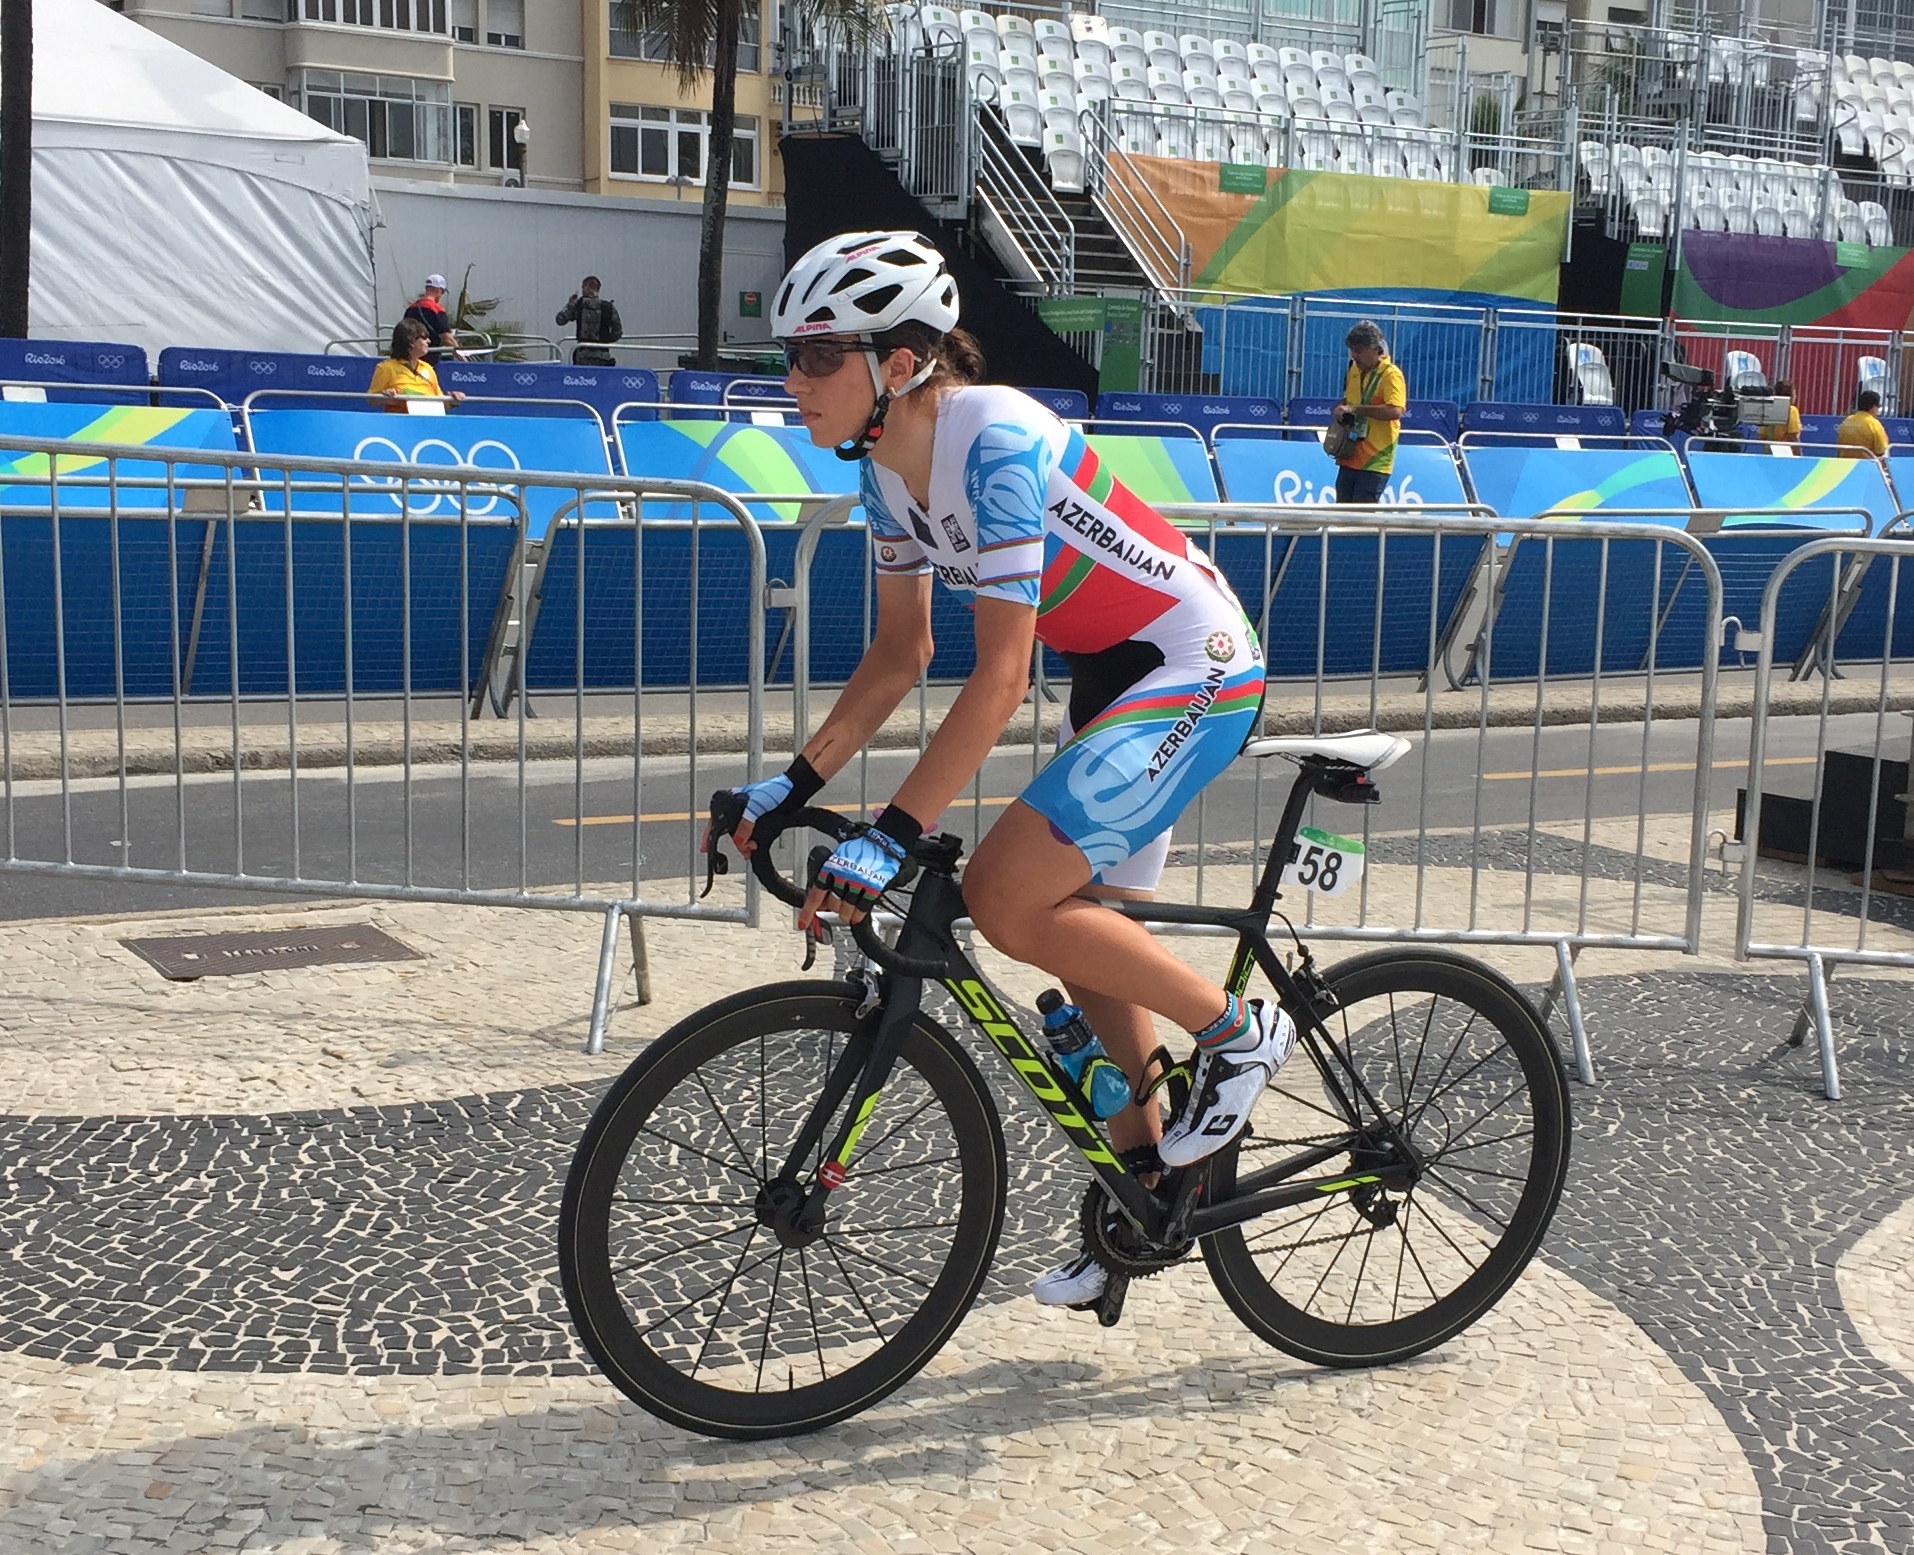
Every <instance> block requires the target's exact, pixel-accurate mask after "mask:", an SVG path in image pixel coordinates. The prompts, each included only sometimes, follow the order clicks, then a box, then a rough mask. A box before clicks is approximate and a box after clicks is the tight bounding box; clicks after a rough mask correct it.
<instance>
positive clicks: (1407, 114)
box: [1388, 92, 1422, 129]
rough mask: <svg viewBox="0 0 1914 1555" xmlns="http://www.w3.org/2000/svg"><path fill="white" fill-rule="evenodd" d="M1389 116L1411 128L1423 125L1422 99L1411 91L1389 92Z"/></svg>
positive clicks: (1418, 127)
mask: <svg viewBox="0 0 1914 1555" xmlns="http://www.w3.org/2000/svg"><path fill="white" fill-rule="evenodd" d="M1388 101H1389V117H1390V118H1391V119H1393V120H1394V121H1395V122H1396V123H1397V124H1399V125H1402V126H1405V127H1407V128H1410V129H1420V128H1421V127H1422V101H1421V99H1420V98H1418V97H1416V96H1415V95H1414V94H1412V93H1409V92H1391V93H1390V94H1389V99H1388Z"/></svg>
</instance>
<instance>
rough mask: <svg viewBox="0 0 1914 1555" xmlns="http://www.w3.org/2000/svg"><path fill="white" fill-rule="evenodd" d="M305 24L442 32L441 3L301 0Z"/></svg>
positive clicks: (432, 0)
mask: <svg viewBox="0 0 1914 1555" xmlns="http://www.w3.org/2000/svg"><path fill="white" fill-rule="evenodd" d="M301 14H302V15H303V17H304V19H305V20H306V21H309V22H337V23H339V24H340V25H341V26H346V27H383V28H386V29H388V30H390V31H393V32H437V33H442V32H444V31H445V0H303V4H302V5H301Z"/></svg>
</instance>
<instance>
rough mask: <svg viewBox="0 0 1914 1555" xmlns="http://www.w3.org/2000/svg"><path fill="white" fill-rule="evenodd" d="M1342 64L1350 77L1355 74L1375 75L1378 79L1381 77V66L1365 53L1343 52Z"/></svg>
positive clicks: (1353, 76)
mask: <svg viewBox="0 0 1914 1555" xmlns="http://www.w3.org/2000/svg"><path fill="white" fill-rule="evenodd" d="M1342 64H1343V69H1344V70H1346V71H1347V72H1348V73H1349V75H1350V77H1351V79H1353V78H1355V77H1356V76H1375V77H1376V78H1377V79H1378V80H1380V79H1381V78H1382V67H1381V66H1380V65H1378V64H1377V63H1376V62H1375V61H1374V60H1373V59H1371V58H1370V57H1369V56H1368V55H1367V54H1345V55H1343V57H1342Z"/></svg>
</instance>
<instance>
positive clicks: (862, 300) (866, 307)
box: [851, 285, 904, 313]
mask: <svg viewBox="0 0 1914 1555" xmlns="http://www.w3.org/2000/svg"><path fill="white" fill-rule="evenodd" d="M903 289H904V288H903V287H901V286H897V285H891V286H880V287H878V288H877V290H876V291H874V292H868V293H866V294H865V295H864V296H862V297H854V298H852V299H851V300H852V301H853V302H854V303H856V304H857V306H858V307H859V308H861V309H863V311H864V312H866V313H882V312H883V311H884V310H885V309H886V308H888V307H889V306H890V305H891V303H892V302H894V301H895V300H896V298H897V294H898V293H899V292H901V291H902V290H903Z"/></svg>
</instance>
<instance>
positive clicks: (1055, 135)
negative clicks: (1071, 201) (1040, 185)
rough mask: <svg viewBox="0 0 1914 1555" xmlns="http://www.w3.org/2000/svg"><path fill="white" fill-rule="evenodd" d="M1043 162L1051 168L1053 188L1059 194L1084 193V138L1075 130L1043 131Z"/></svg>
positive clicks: (1051, 185) (1051, 184)
mask: <svg viewBox="0 0 1914 1555" xmlns="http://www.w3.org/2000/svg"><path fill="white" fill-rule="evenodd" d="M1043 164H1044V166H1045V167H1046V168H1047V169H1049V172H1050V187H1051V188H1052V189H1055V190H1056V191H1057V192H1058V193H1059V194H1082V193H1083V138H1082V136H1080V135H1078V134H1077V132H1076V131H1075V130H1066V129H1046V130H1045V131H1044V132H1043Z"/></svg>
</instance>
